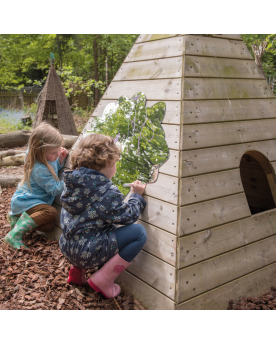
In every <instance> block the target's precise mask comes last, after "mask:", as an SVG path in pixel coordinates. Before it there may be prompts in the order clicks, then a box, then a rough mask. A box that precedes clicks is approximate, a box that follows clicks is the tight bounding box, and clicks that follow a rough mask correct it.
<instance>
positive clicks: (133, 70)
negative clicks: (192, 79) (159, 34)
mask: <svg viewBox="0 0 276 345" xmlns="http://www.w3.org/2000/svg"><path fill="white" fill-rule="evenodd" d="M182 63H183V59H182V57H181V56H180V57H175V58H168V59H155V60H148V61H138V62H128V63H123V64H122V66H121V67H120V69H119V71H118V72H117V74H116V75H115V77H114V79H113V81H121V80H140V79H141V80H143V79H146V80H148V79H151V80H153V79H168V78H181V77H182ZM263 78H264V77H263Z"/></svg>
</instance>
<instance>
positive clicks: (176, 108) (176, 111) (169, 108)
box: [85, 94, 181, 129]
mask: <svg viewBox="0 0 276 345" xmlns="http://www.w3.org/2000/svg"><path fill="white" fill-rule="evenodd" d="M121 96H123V95H121ZM132 96H134V94H133V95H132ZM146 97H147V94H146ZM110 103H113V104H116V101H114V100H101V101H100V103H99V105H98V106H97V107H96V109H95V110H94V112H93V114H92V115H93V117H96V116H97V117H98V116H102V115H103V112H104V109H105V107H106V106H107V105H108V104H110ZM156 103H158V102H156V101H147V102H146V107H147V108H150V107H152V106H153V105H154V104H156ZM165 104H166V113H165V116H164V119H163V121H162V123H167V124H176V125H179V124H180V121H181V115H180V114H181V102H175V101H174V102H173V101H165ZM93 117H92V118H91V119H89V121H88V123H87V125H86V126H85V128H87V129H89V128H91V122H92V120H93Z"/></svg>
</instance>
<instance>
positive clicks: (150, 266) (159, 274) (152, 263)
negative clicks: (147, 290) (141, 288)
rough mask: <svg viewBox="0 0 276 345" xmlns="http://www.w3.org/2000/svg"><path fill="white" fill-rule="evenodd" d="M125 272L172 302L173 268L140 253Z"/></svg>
mask: <svg viewBox="0 0 276 345" xmlns="http://www.w3.org/2000/svg"><path fill="white" fill-rule="evenodd" d="M127 271H128V272H130V273H131V274H133V275H135V276H136V277H137V278H139V279H141V280H143V281H144V282H145V283H147V284H149V285H150V286H152V287H153V288H155V289H156V290H158V291H160V292H162V293H163V294H165V295H166V296H167V297H169V298H171V299H173V300H174V298H175V274H176V269H175V267H173V266H171V265H169V264H167V263H165V262H164V261H162V260H160V259H157V258H156V257H154V256H152V255H150V254H148V253H145V252H144V251H141V252H140V253H139V254H138V255H137V256H136V257H135V258H134V259H133V261H132V264H131V265H130V266H129V267H128V269H127Z"/></svg>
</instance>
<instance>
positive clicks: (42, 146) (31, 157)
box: [19, 122, 63, 187]
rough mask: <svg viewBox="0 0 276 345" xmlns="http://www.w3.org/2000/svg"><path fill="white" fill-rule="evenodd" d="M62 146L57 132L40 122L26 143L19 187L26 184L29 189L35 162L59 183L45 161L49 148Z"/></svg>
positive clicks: (61, 139) (60, 137) (61, 140)
mask: <svg viewBox="0 0 276 345" xmlns="http://www.w3.org/2000/svg"><path fill="white" fill-rule="evenodd" d="M62 144H63V138H62V136H61V134H60V133H59V131H58V130H57V129H56V128H54V127H53V126H51V125H49V124H48V123H45V122H42V123H41V124H40V125H39V126H37V127H36V128H35V129H34V130H33V131H32V134H31V136H30V139H29V142H28V149H29V151H28V153H27V156H26V159H25V163H24V175H23V178H22V180H21V181H20V183H19V187H21V186H22V185H23V184H24V183H25V182H27V184H28V186H29V187H30V176H31V173H32V171H33V168H34V165H35V162H36V161H38V162H40V163H42V164H44V165H45V166H46V167H47V168H48V169H49V171H50V173H51V174H52V175H53V177H54V178H55V180H56V181H59V179H58V177H57V175H56V174H55V171H54V169H53V168H52V167H51V166H50V164H49V163H48V162H47V159H46V153H47V150H48V149H49V148H58V147H61V146H62Z"/></svg>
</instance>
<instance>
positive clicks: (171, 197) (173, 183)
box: [145, 173, 179, 205]
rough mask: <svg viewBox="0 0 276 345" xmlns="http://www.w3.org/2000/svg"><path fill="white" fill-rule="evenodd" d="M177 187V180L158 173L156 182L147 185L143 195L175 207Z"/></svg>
mask: <svg viewBox="0 0 276 345" xmlns="http://www.w3.org/2000/svg"><path fill="white" fill-rule="evenodd" d="M178 185H179V179H178V178H176V177H173V176H169V175H165V174H161V173H159V175H158V179H157V181H156V182H154V183H149V184H147V187H146V190H145V195H147V196H151V197H152V198H156V199H159V200H164V201H166V202H169V203H171V204H174V205H177V204H178Z"/></svg>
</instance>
